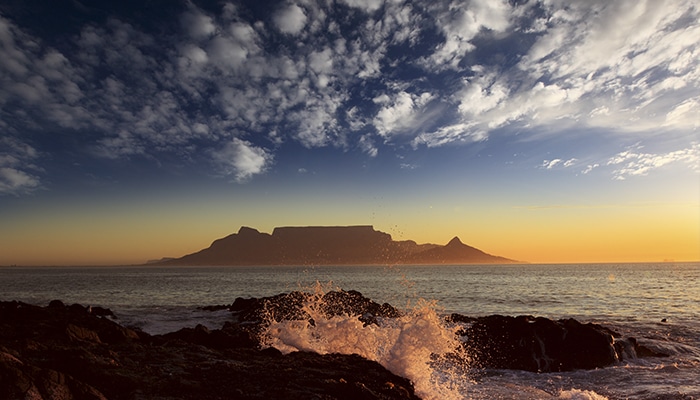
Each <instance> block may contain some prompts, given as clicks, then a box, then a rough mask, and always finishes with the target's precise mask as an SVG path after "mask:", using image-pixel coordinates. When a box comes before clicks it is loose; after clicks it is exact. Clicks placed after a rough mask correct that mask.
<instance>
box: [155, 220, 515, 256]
mask: <svg viewBox="0 0 700 400" xmlns="http://www.w3.org/2000/svg"><path fill="white" fill-rule="evenodd" d="M517 262H518V261H515V260H511V259H508V258H505V257H500V256H495V255H491V254H488V253H485V252H483V251H481V250H479V249H477V248H474V247H471V246H468V245H466V244H464V243H462V241H461V240H460V239H459V238H458V237H456V236H455V237H454V238H453V239H452V240H450V242H449V243H447V244H446V245H444V246H442V245H437V244H431V243H426V244H418V243H416V242H415V241H413V240H401V241H396V240H393V238H392V237H391V235H390V234H388V233H385V232H381V231H378V230H375V229H374V227H373V226H372V225H351V226H284V227H276V228H274V229H273V231H272V233H271V234H269V233H264V232H260V231H258V230H257V229H255V228H251V227H247V226H241V227H240V229H239V230H238V232H237V233H233V234H230V235H228V236H225V237H223V238H219V239H216V240H214V241H213V242H212V244H211V245H210V246H209V247H207V248H204V249H201V250H199V251H196V252H194V253H191V254H187V255H185V256H182V257H179V258H163V259H162V260H161V261H156V262H149V263H148V265H172V266H176V265H189V266H205V265H210V266H217V265H219V266H228V265H230V266H234V265H248V266H256V265H375V264H409V265H410V264H512V263H517Z"/></svg>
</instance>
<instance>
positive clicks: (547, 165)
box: [540, 158, 578, 169]
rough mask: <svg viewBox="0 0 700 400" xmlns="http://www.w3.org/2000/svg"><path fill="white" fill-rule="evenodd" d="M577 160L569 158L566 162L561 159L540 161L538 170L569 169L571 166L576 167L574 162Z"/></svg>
mask: <svg viewBox="0 0 700 400" xmlns="http://www.w3.org/2000/svg"><path fill="white" fill-rule="evenodd" d="M577 161H578V160H577V159H576V158H570V159H568V160H562V159H561V158H555V159H552V160H544V161H542V164H541V165H540V168H544V169H554V168H559V167H561V168H569V167H571V166H573V165H576V162H577Z"/></svg>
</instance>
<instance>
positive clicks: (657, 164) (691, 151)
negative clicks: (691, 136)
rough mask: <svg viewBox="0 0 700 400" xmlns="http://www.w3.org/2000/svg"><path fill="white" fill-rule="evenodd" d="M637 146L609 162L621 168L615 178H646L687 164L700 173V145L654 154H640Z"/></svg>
mask: <svg viewBox="0 0 700 400" xmlns="http://www.w3.org/2000/svg"><path fill="white" fill-rule="evenodd" d="M641 148H642V147H641V146H639V145H637V146H634V147H632V148H630V149H628V150H625V151H622V152H620V153H618V154H616V155H615V156H613V157H611V158H610V159H609V160H608V163H607V165H615V166H619V167H618V168H617V169H616V170H615V171H614V172H613V176H614V178H615V179H617V180H624V179H626V178H628V177H630V176H645V175H648V174H649V173H650V172H651V171H653V170H655V169H658V168H661V167H663V166H666V165H668V164H672V163H680V164H685V165H687V166H688V168H690V169H691V170H693V171H700V144H698V143H695V144H693V145H692V146H691V147H688V148H686V149H682V150H676V151H672V152H668V153H662V154H654V153H643V152H640V151H639V150H641Z"/></svg>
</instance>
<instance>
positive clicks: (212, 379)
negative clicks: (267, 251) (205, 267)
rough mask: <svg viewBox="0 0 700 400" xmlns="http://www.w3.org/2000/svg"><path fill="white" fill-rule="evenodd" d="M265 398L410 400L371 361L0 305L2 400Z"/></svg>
mask: <svg viewBox="0 0 700 400" xmlns="http://www.w3.org/2000/svg"><path fill="white" fill-rule="evenodd" d="M102 312H104V309H103V310H102ZM263 398H264V399H310V398H323V399H417V397H416V396H415V395H414V392H413V387H412V385H411V383H410V382H409V381H408V380H406V379H404V378H401V377H398V376H395V375H393V374H392V373H390V372H388V371H387V370H385V369H384V368H383V367H381V366H380V365H379V364H377V363H375V362H372V361H368V360H365V359H362V358H361V357H359V356H353V355H339V354H329V355H319V354H314V353H303V352H300V353H293V354H289V355H282V354H281V353H280V352H278V351H276V350H274V349H267V350H259V349H258V347H257V342H256V341H255V340H253V338H252V337H251V336H250V335H249V332H248V331H246V330H244V329H241V328H240V326H237V325H236V324H227V326H225V327H224V328H223V329H220V330H218V329H217V330H208V329H206V328H204V327H202V326H198V327H195V328H187V329H183V330H180V331H178V332H174V333H170V334H167V335H156V336H151V335H148V334H145V333H143V332H137V331H134V330H131V329H128V328H125V327H122V326H120V325H119V324H117V323H115V322H113V321H112V320H110V319H109V318H107V317H102V316H98V315H96V314H94V313H91V309H90V308H87V307H82V306H79V305H73V306H65V305H63V304H62V303H61V302H58V301H54V302H52V303H51V305H50V306H47V307H38V306H34V305H29V304H25V303H20V302H0V399H8V400H13V399H37V400H41V399H52V400H71V399H76V400H77V399H81V400H82V399H85V400H104V399H111V400H114V399H117V400H118V399H263Z"/></svg>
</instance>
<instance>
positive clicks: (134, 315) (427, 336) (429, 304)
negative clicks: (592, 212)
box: [0, 263, 700, 399]
mask: <svg viewBox="0 0 700 400" xmlns="http://www.w3.org/2000/svg"><path fill="white" fill-rule="evenodd" d="M338 289H343V290H356V291H359V292H361V293H362V294H363V295H365V296H366V297H369V298H371V299H373V300H374V301H376V302H379V303H384V302H387V303H390V304H392V305H393V306H395V307H397V308H399V309H400V310H403V314H404V315H403V316H402V317H401V318H398V319H391V320H390V319H386V320H382V321H380V323H379V324H378V325H368V326H366V327H365V326H364V325H363V324H362V323H360V322H359V321H358V320H357V318H356V317H348V316H335V317H328V318H326V317H325V316H322V315H312V316H314V318H315V320H316V323H315V324H314V325H313V326H311V325H309V324H308V323H302V322H299V321H280V322H278V323H275V324H271V326H270V328H269V330H268V332H267V339H266V344H265V345H266V346H273V347H276V348H278V349H280V350H281V351H283V352H291V351H299V350H303V351H315V352H318V353H355V354H360V355H362V356H364V357H366V358H369V359H372V360H375V361H378V362H380V363H381V364H382V365H384V366H385V367H386V368H387V369H389V370H391V371H392V372H394V373H396V374H398V375H402V376H405V377H407V378H409V379H411V381H412V382H413V384H414V386H415V388H416V392H417V394H418V395H419V396H421V397H422V398H424V399H700V263H648V264H566V265H552V264H547V265H535V264H526V265H450V266H444V265H441V266H404V265H401V266H395V265H386V266H352V267H349V266H314V265H311V266H309V265H306V266H297V267H293V266H274V267H272V266H270V267H261V266H255V267H156V266H146V267H144V266H120V267H70V268H69V267H3V268H0V300H5V301H9V300H18V301H23V302H27V303H31V304H37V305H47V304H48V303H49V302H50V301H51V300H54V299H60V300H62V301H63V302H64V303H66V304H72V303H79V304H82V305H92V306H102V307H107V308H110V309H111V310H112V311H113V312H114V313H115V314H116V319H115V321H116V322H118V323H120V324H122V325H125V326H128V327H135V328H139V329H142V330H143V331H145V332H148V333H151V334H161V333H166V332H172V331H175V330H178V329H180V328H183V327H194V326H196V325H197V324H202V325H205V326H207V327H209V328H212V329H215V328H219V327H221V326H222V325H223V323H224V322H225V321H227V320H230V319H231V318H232V315H231V314H230V313H229V312H227V311H224V310H221V311H205V310H203V309H202V307H203V306H211V305H227V304H231V303H233V301H234V300H235V299H236V298H237V297H243V298H250V297H264V296H273V295H277V294H280V293H288V292H290V291H295V290H301V291H306V292H310V293H316V294H318V293H321V294H322V293H323V292H325V291H329V290H338ZM312 297H313V296H312ZM317 298H318V296H317ZM318 309H319V308H318V307H315V305H314V304H309V305H308V309H307V311H309V312H311V313H312V314H313V313H314V312H315V310H318ZM451 313H459V314H462V315H466V316H472V317H478V316H486V315H492V314H500V315H510V316H518V315H533V316H541V317H546V318H551V319H561V318H575V319H577V320H579V321H581V322H584V323H586V322H593V323H596V324H600V325H603V326H605V327H608V328H610V329H612V330H614V331H617V332H619V333H621V334H622V335H624V336H626V337H635V338H637V340H638V341H639V342H640V343H641V344H644V345H646V346H648V347H651V348H653V349H656V350H658V351H661V352H664V353H667V354H670V356H669V357H664V358H639V359H632V360H624V361H622V362H620V363H618V364H616V365H612V366H609V367H605V368H600V369H595V370H580V371H572V372H556V373H534V372H525V371H514V370H482V369H476V368H472V367H470V366H469V364H468V363H462V364H461V365H450V363H449V362H444V361H443V362H438V361H436V360H439V359H440V357H439V356H440V353H446V352H449V351H450V350H451V349H453V348H454V346H455V345H456V343H457V342H456V341H457V340H459V339H458V337H457V335H456V334H455V332H456V330H457V329H458V328H459V327H456V326H454V325H450V324H449V323H447V322H446V321H445V318H444V316H446V315H449V314H451ZM465 357H466V359H468V354H467V355H466V356H465Z"/></svg>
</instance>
